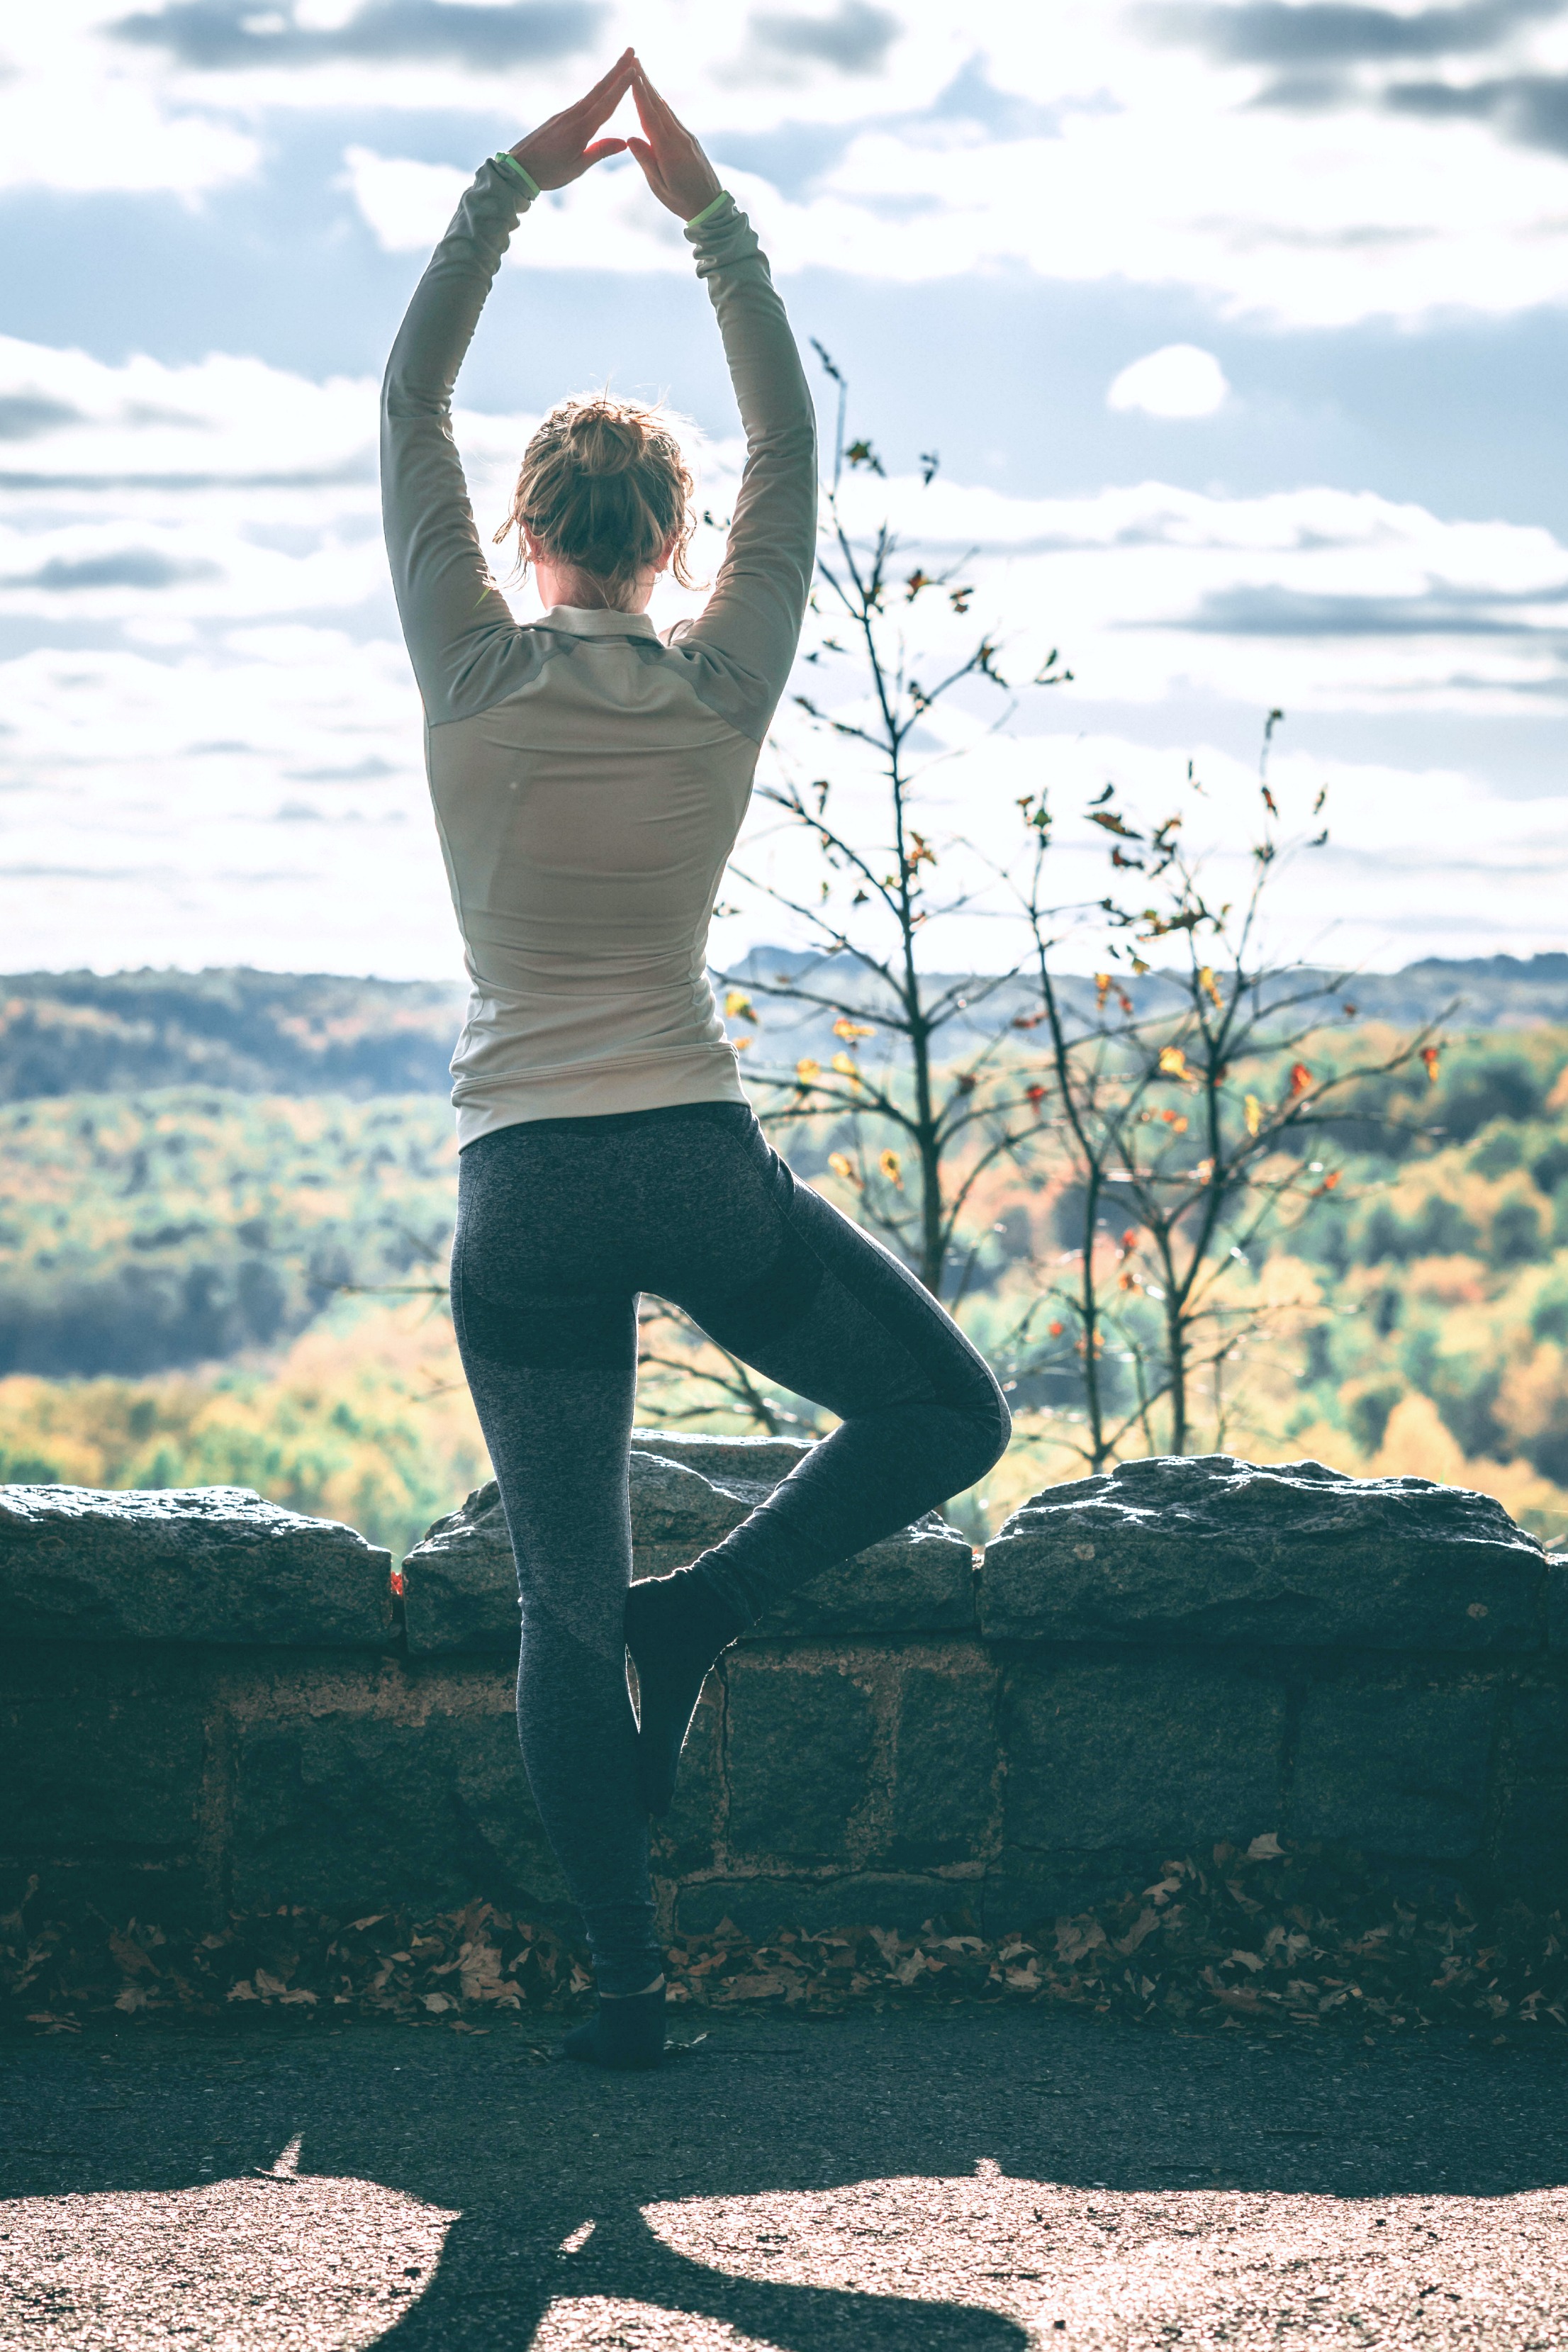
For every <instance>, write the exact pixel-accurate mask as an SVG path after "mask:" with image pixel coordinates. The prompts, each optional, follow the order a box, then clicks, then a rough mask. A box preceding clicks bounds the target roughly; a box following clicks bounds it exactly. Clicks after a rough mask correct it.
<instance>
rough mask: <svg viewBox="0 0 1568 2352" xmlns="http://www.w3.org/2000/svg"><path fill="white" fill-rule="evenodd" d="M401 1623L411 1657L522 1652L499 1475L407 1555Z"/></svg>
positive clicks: (514, 1567) (512, 1655) (430, 1530)
mask: <svg viewBox="0 0 1568 2352" xmlns="http://www.w3.org/2000/svg"><path fill="white" fill-rule="evenodd" d="M403 1622H404V1629H405V1633H406V1636H407V1641H408V1654H409V1655H410V1657H416V1658H417V1657H430V1656H435V1655H438V1654H440V1653H442V1652H443V1651H454V1650H470V1651H479V1652H493V1653H495V1654H498V1655H500V1656H505V1657H510V1658H512V1659H515V1658H516V1656H517V1651H518V1639H519V1618H518V1601H517V1563H516V1562H515V1560H514V1559H513V1558H512V1552H511V1538H510V1535H509V1534H508V1533H507V1525H506V1515H505V1513H504V1512H503V1511H502V1509H501V1505H500V1489H499V1487H498V1486H497V1485H496V1482H495V1480H494V1479H493V1478H491V1479H489V1480H488V1481H487V1482H486V1484H485V1485H484V1486H477V1487H476V1488H475V1489H474V1491H473V1493H472V1494H471V1495H469V1496H467V1497H466V1499H465V1500H464V1502H463V1503H462V1504H461V1505H460V1506H459V1507H458V1509H457V1510H455V1511H451V1512H448V1514H447V1517H445V1518H444V1519H437V1522H436V1524H435V1526H434V1527H433V1528H427V1529H426V1532H425V1534H424V1536H423V1537H422V1538H420V1540H419V1542H418V1543H416V1545H415V1547H414V1549H413V1550H412V1551H411V1552H409V1553H408V1554H407V1555H406V1556H405V1559H404V1562H403Z"/></svg>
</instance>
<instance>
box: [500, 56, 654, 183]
mask: <svg viewBox="0 0 1568 2352" xmlns="http://www.w3.org/2000/svg"><path fill="white" fill-rule="evenodd" d="M639 70H640V68H638V66H637V58H636V56H635V53H634V52H633V51H632V50H630V49H624V50H623V51H622V53H621V55H620V56H619V57H618V58H616V62H615V64H614V65H613V66H612V67H611V68H610V70H609V72H608V73H607V74H605V77H604V79H603V80H602V81H596V82H595V84H594V87H593V89H591V90H590V91H589V92H588V94H587V96H586V97H585V98H580V99H579V100H577V102H576V104H575V105H574V106H565V107H563V108H562V110H561V112H560V113H559V114H552V116H551V118H550V120H549V121H548V122H542V123H541V124H540V126H539V128H538V130H537V131H530V132H529V134H528V136H527V138H526V139H520V140H519V141H518V142H517V145H516V146H515V147H514V148H513V149H512V151H511V152H512V153H513V155H515V156H516V158H517V160H518V162H519V163H521V165H522V168H523V170H524V171H525V172H526V173H528V175H529V177H530V179H531V181H532V182H533V184H534V186H535V187H536V188H564V187H566V186H568V185H569V184H570V183H571V182H572V181H574V180H580V179H581V178H582V176H583V174H584V172H586V171H588V170H589V169H590V168H591V167H592V166H593V165H594V164H595V163H603V162H604V160H605V156H606V155H624V154H625V153H626V147H627V144H628V142H627V141H626V140H625V139H595V137H594V133H595V131H597V130H598V128H599V126H600V124H601V123H604V122H607V121H609V119H610V117H611V115H612V114H614V112H615V110H616V107H617V106H619V104H620V102H621V100H622V99H623V98H624V97H625V96H626V91H627V90H628V89H630V87H631V84H632V77H633V75H634V73H637V72H638V71H639ZM672 119H673V118H672ZM645 168H646V167H645Z"/></svg>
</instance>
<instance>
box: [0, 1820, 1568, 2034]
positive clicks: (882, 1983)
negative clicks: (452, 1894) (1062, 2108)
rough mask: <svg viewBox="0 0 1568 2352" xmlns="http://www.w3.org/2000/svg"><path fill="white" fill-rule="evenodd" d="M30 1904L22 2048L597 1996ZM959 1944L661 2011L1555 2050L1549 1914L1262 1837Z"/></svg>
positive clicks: (554, 1962) (854, 1956) (883, 1944)
mask: <svg viewBox="0 0 1568 2352" xmlns="http://www.w3.org/2000/svg"><path fill="white" fill-rule="evenodd" d="M33 1900H34V1897H33V1895H32V1894H31V1892H30V1894H29V1898H28V1900H27V1901H25V1902H24V1904H23V1905H22V1906H21V1908H20V1909H19V1910H18V1911H16V1912H14V1913H12V1914H11V1915H10V1916H8V1917H4V1918H0V2000H3V2001H4V2006H5V2011H6V2012H7V2014H8V2015H9V2017H10V2019H11V2020H12V2021H13V2022H14V2023H16V2024H17V2025H19V2026H21V2027H23V2028H24V2030H26V2029H31V2030H32V2031H34V2032H39V2031H42V2032H51V2031H53V2032H60V2031H67V2032H68V2031H71V2030H72V2029H73V2028H75V2027H76V2026H78V2025H79V2023H80V2021H81V2020H82V2019H83V2018H84V2017H86V2016H90V2015H102V2014H105V2013H107V2012H112V2011H120V2012H121V2013H122V2014H126V2015H131V2016H140V2015H143V2014H154V2013H156V2014H163V2015H170V2016H176V2017H178V2016H184V2017H187V2018H218V2017H229V2018H232V2017H235V2016H236V2015H237V2014H246V2015H258V2014H260V2013H261V2012H264V2011H276V2012H281V2013H290V2014H292V2015H293V2016H294V2017H296V2018H299V2019H300V2020H304V2019H319V2018H321V2017H330V2018H332V2019H334V2020H338V2021H342V2020H343V2019H346V2018H390V2019H397V2020H405V2021H410V2022H415V2021H428V2020H431V2019H435V2020H439V2021H443V2022H445V2023H447V2024H449V2025H453V2026H456V2027H457V2028H458V2030H459V2031H467V2032H474V2031H481V2030H483V2026H484V2023H485V2022H486V2021H489V2020H491V2019H493V2018H495V2017H496V2016H498V2015H506V2014H509V2013H510V2014H511V2015H514V2016H517V2017H519V2018H527V2017H528V2016H531V2015H532V2016H538V2015H549V2014H555V2015H562V2014H570V2013H572V2012H574V2011H578V2010H580V2009H582V2008H583V2007H584V2005H585V2003H586V2001H587V2000H588V1998H589V1996H590V1994H591V1990H592V1979H591V1977H590V1975H589V1972H588V1969H587V1968H586V1966H585V1964H584V1957H583V1954H582V1952H581V1951H580V1950H579V1949H578V1948H574V1946H573V1945H572V1944H571V1943H570V1942H569V1941H567V1940H565V1939H563V1937H561V1936H559V1935H557V1934H555V1933H553V1932H552V1930H551V1929H549V1928H546V1927H533V1926H531V1925H530V1924H529V1923H528V1922H527V1921H525V1920H521V1919H514V1918H512V1917H511V1916H509V1915H508V1914H507V1913H506V1912H504V1911H500V1910H497V1909H496V1908H495V1907H494V1906H493V1905H490V1904H488V1903H479V1902H475V1903H470V1904H468V1906H466V1908H465V1909H463V1910H461V1911H456V1912H442V1913H440V1914H439V1915H438V1916H436V1917H434V1918H428V1919H420V1920H415V1919H413V1918H412V1917H410V1916H408V1915H407V1914H406V1913H402V1912H395V1911H393V1912H382V1913H377V1914H375V1915H374V1916H371V1917H369V1918H364V1919H355V1920H352V1921H349V1922H347V1923H346V1924H345V1923H342V1922H339V1921H337V1920H335V1919H332V1918H330V1917H327V1916H324V1915H323V1914H321V1913H319V1912H311V1911H305V1910H300V1909H298V1908H293V1909H284V1910H279V1911H277V1912H269V1913H263V1914H260V1915H250V1916H236V1917H235V1918H233V1919H232V1920H231V1921H230V1923H229V1925H228V1926H227V1927H226V1928H225V1929H224V1930H223V1931H222V1932H221V1933H213V1934H205V1935H197V1934H187V1935H173V1934H167V1933H165V1932H164V1930H163V1929H162V1928H160V1927H149V1926H146V1925H143V1924H141V1923H139V1922H137V1921H135V1920H132V1921H131V1922H130V1924H129V1925H128V1926H126V1927H110V1925H108V1923H106V1922H105V1921H103V1920H101V1919H92V1918H88V1919H85V1920H82V1921H79V1922H78V1923H77V1924H76V1925H74V1926H68V1925H67V1924H65V1923H62V1922H58V1921H56V1922H39V1923H30V1922H29V1921H28V1918H27V1916H26V1915H27V1913H28V1911H29V1909H30V1908H31V1907H32V1903H33ZM968 1924H969V1923H968V1922H967V1921H966V1919H965V1917H964V1916H963V1914H955V1915H952V1916H950V1917H949V1918H947V1919H946V1920H943V1921H939V1922H934V1923H931V1925H929V1926H928V1927H926V1928H925V1929H924V1930H922V1932H921V1934H920V1935H918V1936H900V1935H896V1934H894V1933H893V1932H892V1931H891V1930H890V1929H888V1928H882V1927H845V1928H840V1929H835V1930H833V1931H831V1932H823V1933H816V1934H808V1933H806V1932H805V1931H804V1930H801V1929H797V1928H792V1927H785V1928H782V1929H780V1930H779V1931H778V1932H777V1933H776V1934H775V1935H774V1936H773V1937H771V1938H770V1939H769V1940H768V1941H766V1942H763V1943H754V1942H752V1940H751V1939H750V1938H748V1937H745V1936H742V1934H741V1933H740V1931H739V1929H738V1928H735V1927H733V1926H732V1925H731V1923H729V1922H727V1921H724V1922H721V1924H720V1926H719V1927H717V1928H716V1929H715V1930H714V1931H713V1933H712V1934H711V1935H707V1936H685V1937H680V1938H679V1941H678V1942H677V1943H676V1944H675V1945H673V1946H672V1947H671V1948H670V1950H669V1953H668V1976H669V1982H670V1998H671V2000H673V2001H675V2002H677V2003H689V2004H690V2005H691V2006H692V2008H693V2009H704V2010H721V2009H722V2010H746V2009H752V2008H756V2007H775V2006H782V2007H784V2008H787V2009H792V2010H795V2011H800V2012H803V2013H805V2014H808V2015H832V2014H835V2013H837V2012H838V2011H842V2010H845V2009H847V2008H849V2007H851V2006H860V2005H867V2006H870V2007H873V2008H888V2007H891V2006H895V2005H896V2006H900V2007H903V2006H907V2005H910V2004H915V2003H924V2004H931V2003H936V2004H948V2003H952V2002H959V2001H969V2002H973V2001H1006V2002H1014V2003H1016V2002H1020V2001H1024V2002H1036V2003H1041V2004H1057V2005H1060V2006H1062V2007H1066V2008H1069V2009H1077V2010H1080V2011H1089V2012H1090V2013H1091V2014H1094V2015H1099V2016H1108V2015H1109V2016H1118V2017H1124V2018H1129V2019H1134V2020H1138V2021H1164V2022H1168V2023H1183V2024H1188V2025H1192V2024H1205V2023H1220V2024H1223V2023H1226V2022H1229V2021H1236V2022H1247V2023H1249V2024H1252V2025H1254V2026H1261V2027H1264V2028H1267V2027H1268V2026H1269V2025H1271V2024H1275V2025H1284V2024H1286V2023H1290V2024H1300V2025H1321V2024H1325V2023H1334V2024H1347V2023H1354V2024H1356V2025H1360V2026H1374V2027H1378V2028H1400V2027H1418V2026H1426V2025H1436V2024H1449V2025H1453V2024H1463V2025H1467V2026H1468V2027H1470V2028H1471V2029H1472V2031H1479V2032H1486V2033H1487V2034H1488V2035H1489V2036H1495V2035H1497V2034H1499V2033H1505V2034H1506V2033H1508V2032H1513V2031H1514V2030H1516V2029H1518V2028H1521V2027H1525V2026H1544V2027H1546V2028H1548V2029H1549V2030H1550V2029H1552V2028H1553V2027H1559V2028H1561V2027H1568V1925H1565V1924H1564V1922H1563V1918H1562V1917H1561V1916H1560V1915H1559V1914H1557V1913H1553V1914H1552V1916H1550V1917H1549V1918H1543V1917H1542V1916H1539V1915H1538V1914H1536V1913H1533V1912H1530V1911H1527V1910H1525V1909H1524V1908H1523V1907H1522V1906H1512V1907H1507V1908H1503V1909H1500V1910H1495V1911H1492V1912H1491V1913H1489V1915H1488V1916H1485V1917H1484V1918H1483V1917H1480V1916H1477V1915H1476V1914H1475V1913H1473V1912H1471V1911H1470V1910H1468V1908H1467V1907H1466V1906H1465V1905H1464V1903H1463V1901H1462V1900H1450V1901H1447V1902H1441V1901H1438V1900H1436V1899H1432V1900H1428V1901H1426V1902H1421V1901H1416V1900H1406V1899H1403V1898H1401V1897H1400V1896H1399V1895H1395V1894H1391V1893H1390V1892H1389V1890H1388V1889H1387V1888H1386V1887H1380V1886H1379V1885H1377V1883H1376V1882H1375V1881H1374V1880H1373V1879H1372V1878H1371V1877H1369V1876H1368V1875H1367V1874H1366V1873H1365V1872H1364V1871H1363V1870H1360V1869H1358V1868H1357V1867H1356V1866H1355V1865H1354V1864H1353V1863H1347V1862H1346V1861H1345V1859H1344V1858H1342V1857H1339V1858H1335V1857H1333V1856H1331V1855H1330V1854H1328V1853H1325V1852H1324V1851H1323V1850H1322V1849H1321V1848H1318V1847H1313V1846H1301V1847H1297V1848H1294V1849H1290V1850H1286V1849H1285V1848H1283V1847H1282V1846H1281V1845H1280V1843H1279V1840H1278V1839H1276V1838H1274V1837H1272V1836H1270V1837H1261V1838H1255V1839H1254V1840H1253V1843H1252V1844H1251V1845H1250V1846H1249V1847H1247V1850H1246V1851H1245V1853H1242V1852H1238V1851H1237V1849H1236V1848H1235V1847H1234V1846H1229V1845H1218V1846H1215V1849H1214V1852H1213V1854H1212V1856H1211V1857H1210V1858H1209V1859H1207V1860H1205V1861H1203V1862H1201V1863H1200V1862H1196V1861H1194V1860H1192V1859H1190V1858H1189V1859H1186V1860H1183V1861H1179V1862H1173V1863H1170V1864H1167V1865H1166V1866H1165V1868H1164V1870H1163V1873H1162V1874H1161V1876H1160V1877H1159V1878H1158V1879H1157V1880H1156V1881H1155V1883H1154V1884H1153V1885H1152V1886H1148V1887H1145V1888H1144V1889H1143V1890H1142V1892H1141V1893H1139V1894H1130V1895H1126V1896H1125V1897H1124V1898H1123V1899H1122V1900H1121V1902H1119V1903H1114V1904H1107V1905H1102V1906H1100V1908H1098V1909H1097V1910H1093V1911H1088V1912H1084V1913H1082V1914H1080V1915H1079V1916H1076V1917H1072V1918H1059V1919H1058V1920H1056V1921H1055V1922H1054V1924H1052V1925H1050V1926H1048V1927H1043V1928H1037V1929H1036V1930H1034V1931H1033V1932H1032V1933H1031V1934H1029V1935H1027V1936H1025V1935H1022V1934H1020V1935H1013V1936H1007V1937H1002V1938H1001V1939H1000V1940H994V1941H987V1940H986V1939H985V1938H984V1937H981V1936H978V1935H974V1934H973V1933H968V1932H966V1927H967V1926H968Z"/></svg>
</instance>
